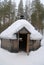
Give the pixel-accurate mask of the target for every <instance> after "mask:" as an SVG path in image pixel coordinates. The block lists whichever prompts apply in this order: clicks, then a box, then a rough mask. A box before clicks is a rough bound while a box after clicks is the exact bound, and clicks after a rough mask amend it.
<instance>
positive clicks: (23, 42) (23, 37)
mask: <svg viewBox="0 0 44 65" xmlns="http://www.w3.org/2000/svg"><path fill="white" fill-rule="evenodd" d="M26 46H27V34H19V50H20V51H26Z"/></svg>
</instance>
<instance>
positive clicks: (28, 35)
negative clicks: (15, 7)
mask: <svg viewBox="0 0 44 65" xmlns="http://www.w3.org/2000/svg"><path fill="white" fill-rule="evenodd" d="M29 40H30V34H27V55H29Z"/></svg>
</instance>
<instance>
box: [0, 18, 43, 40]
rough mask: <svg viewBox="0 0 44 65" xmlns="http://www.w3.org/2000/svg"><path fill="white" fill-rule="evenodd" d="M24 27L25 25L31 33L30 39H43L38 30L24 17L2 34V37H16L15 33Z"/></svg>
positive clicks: (0, 35) (0, 36)
mask: <svg viewBox="0 0 44 65" xmlns="http://www.w3.org/2000/svg"><path fill="white" fill-rule="evenodd" d="M23 27H25V28H26V29H27V30H28V31H29V32H30V33H31V34H30V39H33V40H40V39H42V35H41V34H40V33H39V32H38V31H37V30H35V28H34V27H33V26H32V25H31V24H30V23H29V22H28V21H27V20H24V19H20V20H17V21H16V22H14V23H13V24H12V25H11V26H9V27H8V28H7V29H6V30H4V31H3V32H2V33H1V34H0V38H7V39H16V35H14V34H15V33H17V32H18V31H19V30H21V29H22V28H23Z"/></svg>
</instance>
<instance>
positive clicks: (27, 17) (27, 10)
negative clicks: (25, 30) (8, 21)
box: [25, 0, 30, 20]
mask: <svg viewBox="0 0 44 65" xmlns="http://www.w3.org/2000/svg"><path fill="white" fill-rule="evenodd" d="M25 19H26V20H30V1H29V0H26V4H25Z"/></svg>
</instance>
